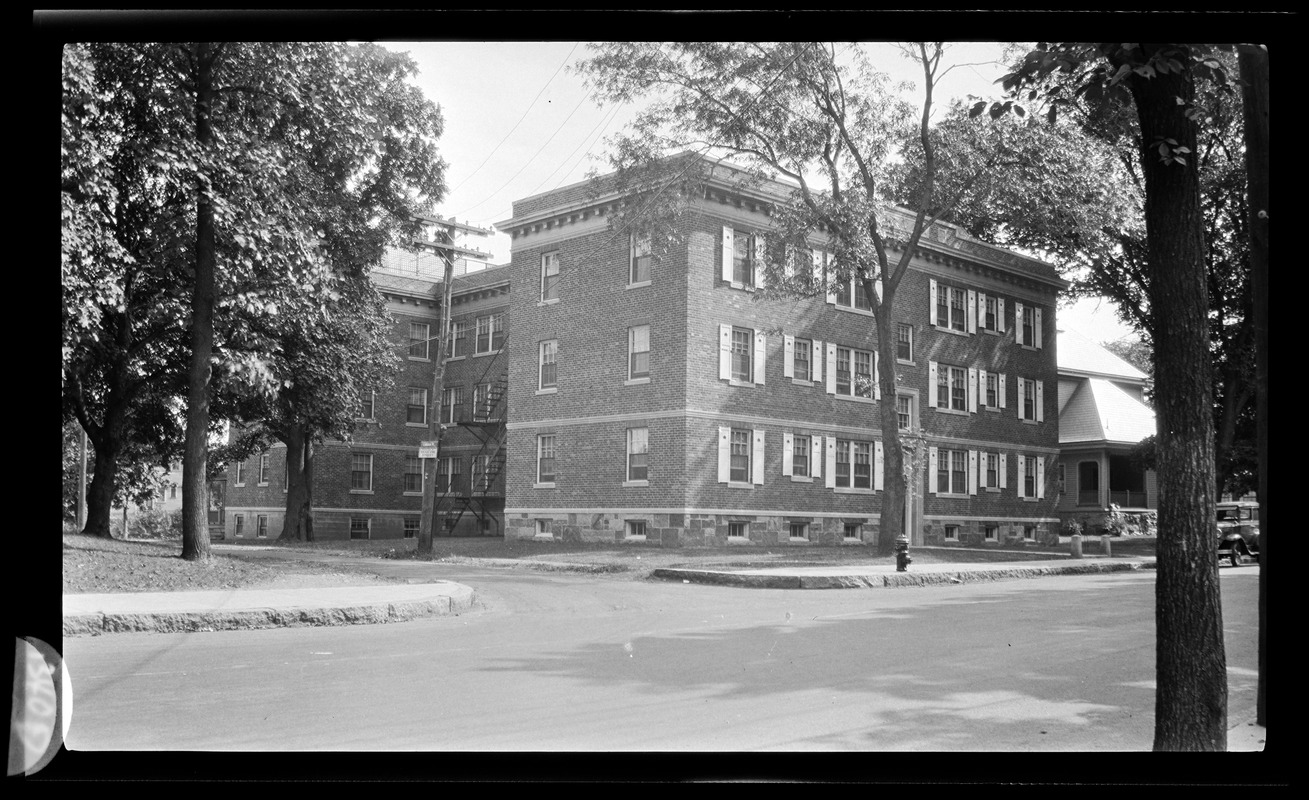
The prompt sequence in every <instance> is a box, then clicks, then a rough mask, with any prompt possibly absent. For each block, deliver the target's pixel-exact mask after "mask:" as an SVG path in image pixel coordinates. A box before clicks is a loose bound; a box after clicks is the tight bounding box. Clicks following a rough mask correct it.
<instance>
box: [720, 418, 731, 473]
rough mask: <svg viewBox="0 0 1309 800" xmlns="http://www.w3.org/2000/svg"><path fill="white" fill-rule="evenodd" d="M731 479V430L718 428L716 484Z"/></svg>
mask: <svg viewBox="0 0 1309 800" xmlns="http://www.w3.org/2000/svg"><path fill="white" fill-rule="evenodd" d="M731 477H732V429H731V428H724V427H721V426H720V427H719V428H718V482H719V483H727V482H728V481H729V480H730V479H731Z"/></svg>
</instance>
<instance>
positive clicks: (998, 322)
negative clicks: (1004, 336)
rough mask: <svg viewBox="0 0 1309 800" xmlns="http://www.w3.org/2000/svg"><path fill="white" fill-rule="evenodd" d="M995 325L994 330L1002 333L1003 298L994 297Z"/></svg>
mask: <svg viewBox="0 0 1309 800" xmlns="http://www.w3.org/2000/svg"><path fill="white" fill-rule="evenodd" d="M995 327H996V330H998V331H1000V332H1001V333H1004V298H1003V297H997V298H995Z"/></svg>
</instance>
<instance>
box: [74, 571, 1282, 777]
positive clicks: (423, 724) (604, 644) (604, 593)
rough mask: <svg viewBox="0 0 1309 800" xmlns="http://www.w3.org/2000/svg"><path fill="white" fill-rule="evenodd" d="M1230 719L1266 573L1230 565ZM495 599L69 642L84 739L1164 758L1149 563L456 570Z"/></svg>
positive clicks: (1252, 679) (124, 744)
mask: <svg viewBox="0 0 1309 800" xmlns="http://www.w3.org/2000/svg"><path fill="white" fill-rule="evenodd" d="M1220 573H1221V576H1222V591H1223V606H1224V623H1225V627H1226V631H1227V637H1226V648H1227V663H1228V674H1229V699H1228V704H1229V720H1230V723H1231V724H1233V725H1235V724H1236V723H1237V721H1238V720H1241V719H1245V718H1249V719H1253V711H1254V703H1255V683H1256V675H1257V673H1256V667H1257V651H1256V636H1257V624H1258V611H1257V597H1258V569H1257V568H1253V567H1245V568H1241V569H1231V568H1223V569H1221V570H1220ZM437 577H441V578H444V579H447V580H455V581H459V582H462V583H467V584H468V585H470V586H473V587H474V588H475V589H476V590H477V592H478V595H479V597H480V598H481V599H482V601H483V603H484V607H483V608H482V609H481V610H478V611H476V612H473V613H470V614H464V615H462V616H454V617H436V618H430V619H424V620H419V621H414V622H406V623H400V624H394V625H372V626H357V627H344V628H342V627H333V628H296V629H275V630H258V631H232V632H211V633H192V634H148V633H146V634H118V635H114V636H104V637H79V638H71V639H68V640H66V641H65V642H64V654H65V659H66V663H67V665H68V668H69V673H70V675H71V679H72V683H73V689H74V697H75V703H74V710H73V718H72V728H71V731H70V734H69V737H68V746H69V747H70V748H71V749H73V750H156V749H167V750H220V751H230V752H239V751H251V750H257V751H269V750H272V751H286V750H309V751H323V750H330V751H340V750H351V751H353V750H367V751H394V750H402V751H403V750H413V751H424V752H432V751H592V752H595V751H606V752H608V751H632V752H642V751H677V752H682V753H686V752H705V751H716V752H735V751H921V750H933V751H941V750H948V751H955V752H960V751H979V752H993V751H1009V752H1014V751H1018V752H1050V751H1104V750H1113V751H1146V750H1149V749H1150V746H1151V740H1152V736H1153V704H1154V692H1153V679H1154V638H1153V637H1154V612H1153V603H1154V600H1153V592H1154V573H1153V572H1148V571H1147V572H1135V573H1123V574H1113V575H1091V576H1059V577H1051V578H1040V579H1030V580H1016V581H1008V582H1003V583H992V584H965V585H959V586H946V587H927V588H903V589H845V590H830V591H799V590H764V589H739V588H729V587H719V586H704V585H691V584H679V583H665V582H647V581H632V580H630V579H620V578H615V577H606V576H589V575H573V574H566V573H532V572H524V571H504V570H496V569H479V568H474V567H459V566H453V567H447V568H442V569H441V572H440V574H439V575H437Z"/></svg>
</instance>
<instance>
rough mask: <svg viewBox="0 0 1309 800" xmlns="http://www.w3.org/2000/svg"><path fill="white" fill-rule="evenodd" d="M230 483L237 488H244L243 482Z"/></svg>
mask: <svg viewBox="0 0 1309 800" xmlns="http://www.w3.org/2000/svg"><path fill="white" fill-rule="evenodd" d="M232 485H233V486H235V487H236V488H238V489H244V488H245V484H244V483H234V484H232Z"/></svg>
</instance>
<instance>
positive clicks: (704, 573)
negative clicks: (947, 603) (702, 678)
mask: <svg viewBox="0 0 1309 800" xmlns="http://www.w3.org/2000/svg"><path fill="white" fill-rule="evenodd" d="M1154 566H1155V565H1154V563H1153V562H1144V563H1143V562H1138V561H1120V562H1083V563H1076V564H1059V565H1057V566H1039V567H1038V566H1018V565H1015V566H1013V567H1005V568H1000V569H952V570H934V571H932V570H929V571H923V572H890V573H886V572H868V573H863V574H860V573H857V572H854V573H846V574H833V575H808V574H806V575H786V574H778V573H764V574H760V573H756V572H718V571H713V570H695V569H656V570H654V571H652V572H651V573H650V577H652V578H661V579H663V580H680V581H683V582H685V583H702V584H713V585H718V586H738V587H742V588H751V589H877V588H898V587H904V586H949V585H953V584H962V583H992V582H995V581H1010V580H1019V579H1023V578H1044V577H1048V576H1051V575H1089V574H1094V573H1106V572H1130V571H1133V570H1140V569H1154Z"/></svg>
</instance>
